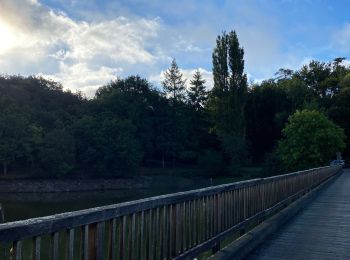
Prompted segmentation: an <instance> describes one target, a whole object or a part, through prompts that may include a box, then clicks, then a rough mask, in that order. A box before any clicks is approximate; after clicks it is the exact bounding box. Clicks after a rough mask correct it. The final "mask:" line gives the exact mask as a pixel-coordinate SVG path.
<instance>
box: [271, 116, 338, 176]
mask: <svg viewBox="0 0 350 260" xmlns="http://www.w3.org/2000/svg"><path fill="white" fill-rule="evenodd" d="M282 135H283V139H282V140H280V141H279V143H278V147H277V155H278V156H279V157H280V158H281V160H282V162H283V164H284V166H285V169H286V170H287V171H291V170H301V169H307V168H312V167H318V166H322V165H326V164H328V163H329V161H330V160H331V159H332V158H334V157H335V154H336V152H342V151H343V149H344V148H345V142H344V140H345V135H344V130H343V129H342V128H340V127H339V126H337V125H335V124H334V123H333V122H331V121H330V120H329V119H327V117H326V116H325V115H323V114H322V113H320V112H318V111H315V110H313V111H310V110H302V111H297V112H296V113H294V114H293V115H291V116H290V117H289V119H288V123H287V124H286V126H285V128H284V129H283V130H282Z"/></svg>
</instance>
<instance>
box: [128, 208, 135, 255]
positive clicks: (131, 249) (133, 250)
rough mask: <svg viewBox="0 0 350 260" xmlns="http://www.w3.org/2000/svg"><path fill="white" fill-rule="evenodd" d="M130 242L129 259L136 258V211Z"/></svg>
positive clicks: (133, 216) (132, 219)
mask: <svg viewBox="0 0 350 260" xmlns="http://www.w3.org/2000/svg"><path fill="white" fill-rule="evenodd" d="M130 240H131V241H130V242H129V259H135V255H136V253H137V249H136V213H134V214H132V218H131V229H130Z"/></svg>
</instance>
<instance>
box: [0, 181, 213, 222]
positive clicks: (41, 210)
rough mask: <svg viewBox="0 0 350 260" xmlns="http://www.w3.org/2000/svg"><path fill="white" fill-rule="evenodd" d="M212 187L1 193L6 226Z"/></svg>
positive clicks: (183, 184)
mask: <svg viewBox="0 0 350 260" xmlns="http://www.w3.org/2000/svg"><path fill="white" fill-rule="evenodd" d="M209 185H210V182H209V180H208V179H203V178H192V179H189V178H177V177H172V176H170V177H169V176H167V177H158V178H155V180H154V181H153V183H152V185H151V187H150V188H149V189H132V188H130V189H128V188H126V189H123V190H111V191H90V192H66V193H12V194H5V193H0V203H1V204H2V206H3V209H4V213H5V222H10V221H15V220H22V219H27V218H33V217H40V216H47V215H52V214H57V213H62V212H67V211H74V210H80V209H86V208H91V207H97V206H102V205H109V204H116V203H120V202H125V201H131V200H136V199H141V198H147V197H151V196H156V195H161V194H167V193H173V192H178V191H185V190H191V189H197V188H202V187H207V186H209Z"/></svg>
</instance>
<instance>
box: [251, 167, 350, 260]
mask: <svg viewBox="0 0 350 260" xmlns="http://www.w3.org/2000/svg"><path fill="white" fill-rule="evenodd" d="M246 259H247V260H256V259H271V260H273V259H282V260H283V259H293V260H295V259H305V260H306V259H307V260H309V259H317V260H319V259H344V260H345V259H350V170H345V171H344V173H343V174H342V175H341V176H339V177H338V178H337V179H336V180H335V181H334V182H333V183H332V184H331V185H330V186H328V187H327V188H326V189H324V190H323V191H322V192H321V193H320V194H319V196H317V197H316V198H315V200H314V201H313V202H312V203H311V204H310V205H309V206H308V207H307V208H306V209H304V210H303V211H302V212H301V213H300V214H299V215H298V216H296V217H295V218H293V219H292V220H291V221H290V222H289V223H288V224H287V225H286V226H284V227H283V228H281V229H280V230H278V231H277V232H276V233H274V234H273V235H271V236H270V237H269V239H268V240H267V241H266V242H264V243H263V244H262V245H260V246H259V247H258V248H257V249H255V250H254V251H253V252H252V253H251V255H249V256H247V257H246Z"/></svg>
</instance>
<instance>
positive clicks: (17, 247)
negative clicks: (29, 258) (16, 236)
mask: <svg viewBox="0 0 350 260" xmlns="http://www.w3.org/2000/svg"><path fill="white" fill-rule="evenodd" d="M12 248H13V256H14V259H15V260H22V241H15V242H14V243H13V246H12Z"/></svg>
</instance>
